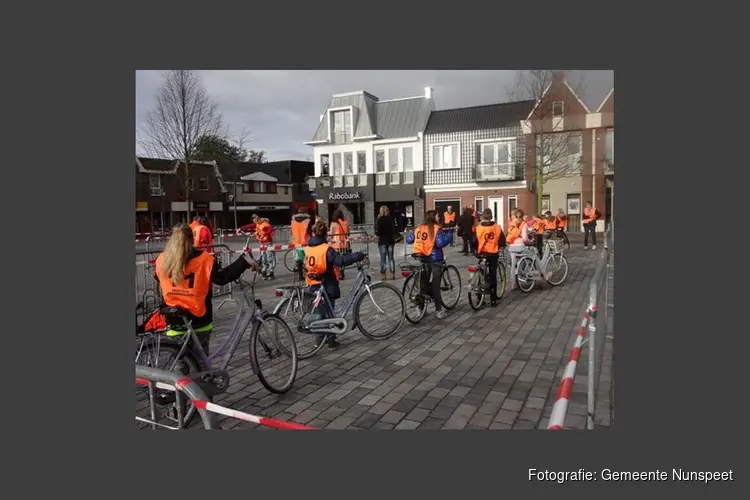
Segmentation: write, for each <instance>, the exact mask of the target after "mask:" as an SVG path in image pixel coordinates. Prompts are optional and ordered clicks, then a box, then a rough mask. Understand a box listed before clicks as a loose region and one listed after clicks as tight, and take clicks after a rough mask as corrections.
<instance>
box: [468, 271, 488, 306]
mask: <svg viewBox="0 0 750 500" xmlns="http://www.w3.org/2000/svg"><path fill="white" fill-rule="evenodd" d="M484 286H485V283H484V275H483V274H482V273H481V272H476V273H472V275H471V285H469V306H470V307H471V308H472V309H474V310H475V311H478V310H480V309H481V308H482V306H483V305H484Z"/></svg>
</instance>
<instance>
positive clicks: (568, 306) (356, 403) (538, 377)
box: [137, 238, 611, 429]
mask: <svg viewBox="0 0 750 500" xmlns="http://www.w3.org/2000/svg"><path fill="white" fill-rule="evenodd" d="M572 239H573V238H572ZM370 250H371V251H370V254H371V256H373V257H374V258H373V263H372V264H371V268H372V272H371V275H372V276H373V279H377V278H379V262H378V259H377V257H376V255H377V248H376V247H375V245H371V246H370ZM457 252H458V248H453V249H447V252H446V256H447V259H448V261H449V263H451V264H454V265H456V266H457V267H458V268H459V270H460V271H461V275H462V276H461V277H462V282H463V290H462V295H461V298H460V300H459V303H458V305H457V306H456V308H455V309H454V310H452V311H450V312H449V315H448V317H447V318H445V319H444V320H442V321H439V320H437V319H436V318H435V314H434V309H431V308H430V309H428V314H427V316H425V318H424V319H423V320H422V322H421V323H420V324H419V325H411V324H410V323H405V324H404V326H403V327H402V329H401V331H400V332H399V333H397V334H396V335H395V336H394V337H392V338H390V339H388V340H384V341H370V340H368V339H366V338H365V337H363V336H362V335H361V334H360V333H359V332H358V331H356V330H355V331H352V332H348V333H346V334H344V335H341V336H340V337H339V340H340V341H341V342H342V346H341V347H340V348H339V349H336V350H329V349H328V348H327V347H325V348H324V349H323V350H322V351H321V352H320V353H319V354H318V355H316V356H315V357H313V358H311V359H308V360H304V361H300V364H299V372H298V376H297V380H296V382H295V384H294V387H293V388H292V390H291V391H290V392H289V393H287V394H285V395H282V396H276V395H272V394H269V393H268V392H267V391H266V390H265V389H264V388H263V387H262V386H261V385H260V383H259V382H258V379H257V377H256V376H255V375H254V374H253V373H252V369H251V367H250V362H249V355H248V342H247V340H244V341H243V343H242V344H241V345H240V348H239V349H238V350H237V352H236V353H235V355H234V359H233V361H232V364H231V365H230V374H231V387H230V388H229V390H228V392H227V393H225V394H222V395H220V396H218V397H217V398H216V402H217V403H218V404H221V405H225V406H228V407H231V408H233V409H236V410H241V411H246V412H248V413H252V414H256V415H263V416H269V417H276V418H279V419H283V420H290V421H294V422H299V423H304V424H309V425H311V426H314V427H318V428H326V429H538V428H546V425H547V420H548V417H549V414H550V412H551V410H552V404H553V403H554V399H555V395H556V391H557V387H558V383H559V381H560V378H561V376H562V372H563V370H564V367H565V364H566V362H567V358H568V354H569V352H570V349H571V346H572V343H573V341H574V337H575V334H576V331H577V327H578V325H579V324H580V318H581V314H582V312H583V308H584V305H585V301H586V299H587V292H588V289H587V287H588V284H589V282H590V280H591V278H592V276H593V274H594V271H595V266H596V263H597V261H598V256H599V254H600V251H584V250H583V249H582V245H581V244H580V243H577V242H576V240H575V239H574V241H573V248H572V249H571V250H569V251H567V252H566V257H567V259H568V263H569V267H570V270H569V274H568V278H567V280H566V282H565V283H564V284H563V285H562V286H559V287H556V288H553V287H550V286H549V285H546V284H542V283H537V286H536V287H535V289H534V290H533V291H532V292H531V293H530V294H524V293H521V292H519V291H510V289H508V291H506V295H505V298H504V299H503V300H502V301H501V302H500V304H499V306H498V307H496V308H490V307H488V306H485V308H483V309H482V310H481V311H479V312H474V311H472V310H471V308H470V307H469V305H468V302H467V299H466V277H467V273H466V267H467V266H468V265H469V264H471V263H473V262H474V260H473V259H471V258H470V257H464V256H461V255H460V254H458V253H457ZM399 253H402V252H400V250H397V261H399V260H402V259H403V257H399V256H398V255H399ZM278 271H279V272H278V279H277V280H276V282H262V281H261V282H259V284H258V288H257V296H258V298H260V299H261V300H262V301H263V303H264V308H266V309H269V310H270V309H272V308H273V307H274V306H275V305H276V303H277V301H278V300H279V299H278V298H276V297H275V295H274V290H275V286H276V285H279V284H289V283H291V277H290V274H289V273H287V272H286V271H285V270H283V265H281V266H280V269H279V270H278ZM354 274H355V273H351V274H349V275H348V276H347V279H346V280H345V281H344V282H342V296H343V294H345V293H346V292H347V291H348V289H349V286H351V283H352V282H353V280H354ZM397 275H398V271H397ZM395 284H396V285H397V286H398V287H399V289H400V288H401V286H402V285H403V279H401V278H398V279H397V280H396V282H395ZM509 288H510V284H509ZM235 312H236V309H235V306H234V305H233V304H232V303H228V304H227V305H225V306H224V307H223V308H222V309H221V310H220V311H219V312H217V313H216V321H215V325H216V328H215V330H214V332H215V333H214V338H213V339H212V345H213V346H218V343H219V342H220V341H221V339H222V338H223V335H222V332H225V331H226V330H228V329H229V327H230V325H231V321H232V319H233V317H234V314H235ZM606 356H610V358H611V348H610V349H609V351H608V352H606V351H605V357H606ZM605 363H607V361H605ZM608 366H609V365H605V371H606V372H607V373H609V370H608V368H607V367H608ZM582 374H585V365H582V366H579V372H578V375H579V376H581V375H582ZM584 382H585V380H584ZM584 382H581V381H579V380H577V381H576V390H575V391H574V394H573V398H572V400H571V402H570V405H569V409H568V417H567V419H566V427H568V428H572V429H582V428H584V427H585V420H586V399H585V394H586V393H585V383H584ZM582 383H583V385H581V384H582ZM137 406H138V405H137ZM220 422H221V425H222V428H224V429H251V428H258V427H257V426H255V425H253V424H249V423H246V422H241V421H238V420H226V419H223V420H220Z"/></svg>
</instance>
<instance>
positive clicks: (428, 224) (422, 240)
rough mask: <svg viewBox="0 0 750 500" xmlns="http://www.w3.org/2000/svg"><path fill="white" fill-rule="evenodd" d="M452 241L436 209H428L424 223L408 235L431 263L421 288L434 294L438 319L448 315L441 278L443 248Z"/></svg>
mask: <svg viewBox="0 0 750 500" xmlns="http://www.w3.org/2000/svg"><path fill="white" fill-rule="evenodd" d="M470 230H471V229H470ZM451 241H453V233H452V232H451V230H450V228H445V229H441V228H440V221H439V220H438V214H437V212H436V211H435V210H428V211H427V213H426V214H425V220H424V224H421V225H419V226H418V227H417V228H416V229H415V230H414V232H411V233H409V234H408V235H407V236H406V243H407V244H409V245H411V244H413V245H414V253H415V254H419V255H420V256H421V257H422V261H423V262H425V263H427V264H429V265H428V266H427V270H426V272H423V273H422V282H421V283H420V289H421V292H422V294H423V295H429V296H432V300H433V301H434V302H435V311H436V312H437V314H436V317H437V318H438V319H443V318H445V316H446V312H445V309H443V301H442V298H441V295H440V279H441V278H442V275H443V262H444V261H445V257H444V256H443V248H445V247H446V246H448V245H450V243H451ZM430 285H432V286H430ZM430 290H431V291H430Z"/></svg>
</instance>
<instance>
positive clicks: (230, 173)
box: [219, 161, 291, 184]
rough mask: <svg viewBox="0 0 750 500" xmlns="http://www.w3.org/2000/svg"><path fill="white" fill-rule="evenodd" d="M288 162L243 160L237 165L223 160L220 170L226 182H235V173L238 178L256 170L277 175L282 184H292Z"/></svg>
mask: <svg viewBox="0 0 750 500" xmlns="http://www.w3.org/2000/svg"><path fill="white" fill-rule="evenodd" d="M288 163H289V162H286V161H283V162H271V163H250V162H242V163H238V164H237V165H236V166H235V165H234V164H232V163H229V162H222V163H219V171H220V172H221V176H222V177H223V178H224V181H225V182H234V178H235V173H236V175H237V178H240V177H242V176H245V175H249V174H252V173H255V172H263V173H266V174H268V175H271V176H273V177H276V178H277V179H278V180H279V183H281V184H291V181H290V180H289V179H290V175H289V165H288ZM235 169H236V170H235Z"/></svg>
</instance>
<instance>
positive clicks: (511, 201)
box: [508, 194, 518, 214]
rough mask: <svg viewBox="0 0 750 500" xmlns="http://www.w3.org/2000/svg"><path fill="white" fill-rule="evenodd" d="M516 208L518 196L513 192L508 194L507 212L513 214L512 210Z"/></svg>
mask: <svg viewBox="0 0 750 500" xmlns="http://www.w3.org/2000/svg"><path fill="white" fill-rule="evenodd" d="M517 208H518V197H517V196H516V195H514V194H512V195H510V196H508V213H509V214H513V212H514V211H515V210H516V209H517Z"/></svg>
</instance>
